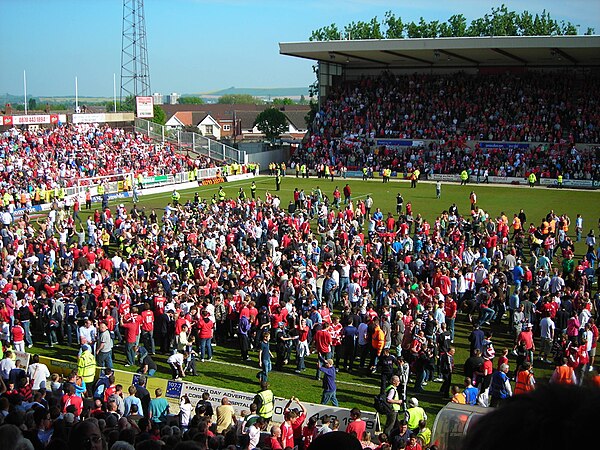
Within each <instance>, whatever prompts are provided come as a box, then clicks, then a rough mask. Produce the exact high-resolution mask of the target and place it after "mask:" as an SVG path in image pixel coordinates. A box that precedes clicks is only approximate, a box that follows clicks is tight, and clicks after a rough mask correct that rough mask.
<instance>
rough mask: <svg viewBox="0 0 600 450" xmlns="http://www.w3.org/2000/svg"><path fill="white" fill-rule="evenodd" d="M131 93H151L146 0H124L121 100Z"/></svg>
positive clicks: (146, 94) (134, 94)
mask: <svg viewBox="0 0 600 450" xmlns="http://www.w3.org/2000/svg"><path fill="white" fill-rule="evenodd" d="M130 95H132V96H133V97H136V96H139V95H141V96H148V95H151V90H150V68H149V65H148V46H147V42H146V20H145V19H144V0H123V36H122V40H121V94H120V101H121V102H123V101H124V100H125V99H126V98H127V97H128V96H130Z"/></svg>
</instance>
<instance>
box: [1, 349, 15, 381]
mask: <svg viewBox="0 0 600 450" xmlns="http://www.w3.org/2000/svg"><path fill="white" fill-rule="evenodd" d="M12 355H13V352H11V351H10V350H7V351H6V353H4V359H2V360H1V361H0V375H2V379H3V380H4V383H5V384H7V383H8V378H9V377H10V371H11V370H13V369H14V368H15V367H16V366H15V362H14V361H13V360H12V359H11V358H12Z"/></svg>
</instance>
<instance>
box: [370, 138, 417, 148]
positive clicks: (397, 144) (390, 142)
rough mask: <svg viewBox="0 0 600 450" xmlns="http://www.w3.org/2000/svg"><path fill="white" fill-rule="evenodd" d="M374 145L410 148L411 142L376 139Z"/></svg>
mask: <svg viewBox="0 0 600 450" xmlns="http://www.w3.org/2000/svg"><path fill="white" fill-rule="evenodd" d="M375 144H376V145H387V146H388V147H412V146H413V141H409V140H406V139H376V140H375Z"/></svg>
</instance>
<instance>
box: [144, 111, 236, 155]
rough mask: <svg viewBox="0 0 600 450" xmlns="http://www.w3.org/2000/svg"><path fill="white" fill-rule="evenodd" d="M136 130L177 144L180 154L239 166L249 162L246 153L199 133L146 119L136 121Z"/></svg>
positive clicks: (155, 138)
mask: <svg viewBox="0 0 600 450" xmlns="http://www.w3.org/2000/svg"><path fill="white" fill-rule="evenodd" d="M135 130H136V131H138V132H140V133H143V134H145V135H146V136H148V137H150V138H151V139H154V140H158V141H161V142H163V143H164V142H169V143H171V144H176V145H177V149H178V151H179V152H180V153H184V152H187V153H192V154H194V155H201V156H206V157H208V158H211V159H214V160H217V161H224V162H226V163H229V162H236V163H238V164H245V163H246V162H247V161H246V152H245V151H243V150H238V149H236V148H233V147H231V146H229V145H225V144H223V143H221V142H219V141H215V140H213V139H209V138H207V137H204V136H202V135H201V134H198V133H192V132H188V131H181V130H169V129H168V128H167V127H165V126H164V125H160V124H157V123H154V122H150V121H148V120H144V119H135Z"/></svg>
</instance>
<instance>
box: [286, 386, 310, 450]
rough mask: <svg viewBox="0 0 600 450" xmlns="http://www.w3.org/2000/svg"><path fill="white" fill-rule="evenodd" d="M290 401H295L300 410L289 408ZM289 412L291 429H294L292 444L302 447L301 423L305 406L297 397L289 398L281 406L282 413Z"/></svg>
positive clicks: (304, 413)
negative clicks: (282, 406) (283, 405)
mask: <svg viewBox="0 0 600 450" xmlns="http://www.w3.org/2000/svg"><path fill="white" fill-rule="evenodd" d="M292 402H296V403H297V404H298V406H299V407H300V409H301V411H298V410H297V409H296V408H294V409H291V410H290V406H291V404H292ZM288 411H289V412H290V423H291V425H292V430H293V431H294V445H295V446H297V447H298V448H302V425H303V424H304V421H305V420H306V408H305V407H304V405H303V404H302V403H300V400H298V398H297V397H292V398H290V401H289V402H288V403H287V405H285V408H283V413H284V414H286V413H287V412H288Z"/></svg>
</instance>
